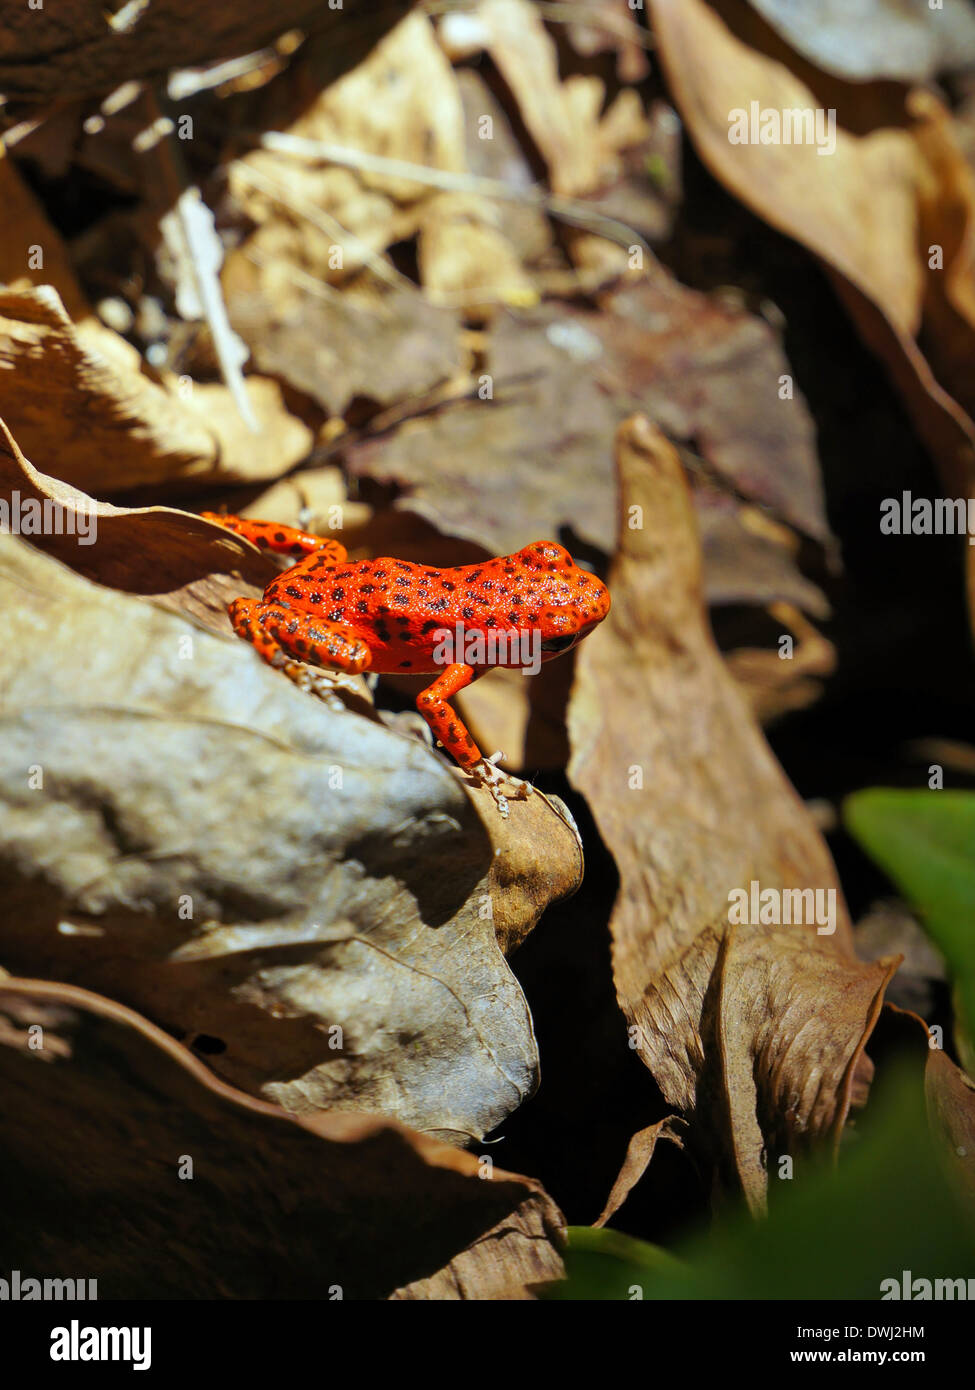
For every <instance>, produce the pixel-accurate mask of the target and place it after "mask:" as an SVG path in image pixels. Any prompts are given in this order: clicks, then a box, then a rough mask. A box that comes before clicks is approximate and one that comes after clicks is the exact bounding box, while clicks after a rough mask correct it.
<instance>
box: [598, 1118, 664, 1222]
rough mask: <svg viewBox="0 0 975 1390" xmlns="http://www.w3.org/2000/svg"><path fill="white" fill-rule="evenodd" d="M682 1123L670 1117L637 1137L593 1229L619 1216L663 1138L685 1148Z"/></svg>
mask: <svg viewBox="0 0 975 1390" xmlns="http://www.w3.org/2000/svg"><path fill="white" fill-rule="evenodd" d="M683 1124H684V1122H683V1121H682V1120H681V1119H680V1118H679V1117H678V1116H677V1115H668V1116H667V1117H666V1118H665V1119H663V1120H658V1121H657V1123H656V1124H655V1125H648V1126H647V1128H646V1129H641V1130H639V1131H638V1132H637V1133H636V1134H634V1136H633V1138H632V1139H631V1140H630V1142H629V1144H628V1145H627V1146H626V1158H625V1159H624V1160H623V1166H622V1168H621V1169H620V1171H619V1176H618V1177H617V1179H616V1181H615V1182H614V1183H613V1188H612V1191H611V1192H610V1194H609V1196H608V1197H607V1198H606V1205H605V1207H603V1210H602V1212H601V1213H600V1215H599V1217H598V1219H597V1220H596V1221H594V1222H593V1223H592V1224H593V1225H594V1226H597V1227H598V1226H605V1225H606V1222H607V1221H609V1220H611V1219H612V1218H613V1217H614V1216H615V1215H616V1213H617V1212H618V1211H619V1209H620V1207H621V1206H622V1205H623V1203H624V1202H625V1201H626V1199H627V1197H629V1195H630V1193H631V1192H632V1191H633V1189H634V1187H636V1185H637V1183H638V1182H639V1181H640V1179H641V1178H642V1177H643V1175H644V1173H645V1172H646V1171H647V1169H648V1168H649V1166H650V1160H651V1159H652V1158H653V1154H654V1150H655V1149H656V1147H657V1144H658V1142H659V1141H660V1140H661V1139H669V1140H670V1142H671V1143H672V1144H676V1145H677V1147H678V1148H681V1149H682V1148H683V1147H684V1139H683V1136H682V1134H681V1129H682V1128H683Z"/></svg>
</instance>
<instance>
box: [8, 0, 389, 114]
mask: <svg viewBox="0 0 975 1390" xmlns="http://www.w3.org/2000/svg"><path fill="white" fill-rule="evenodd" d="M405 8H406V4H405V0H382V4H381V5H379V6H377V5H375V4H374V5H372V6H371V7H370V22H371V24H372V25H373V26H374V29H375V32H376V33H377V35H378V34H379V33H381V32H382V30H383V29H384V28H385V27H386V26H387V25H389V24H391V23H393V22H395V20H396V19H397V18H398V16H399V15H400V14H402V12H403V10H404V9H405ZM41 18H42V21H43V22H41V23H38V11H37V10H33V9H30V8H29V7H28V6H26V5H25V6H24V7H23V8H20V7H19V6H17V5H7V6H5V8H4V17H3V21H4V42H3V53H2V55H0V90H2V91H3V92H4V93H5V94H6V96H7V97H8V98H9V97H14V96H16V97H24V98H27V99H30V100H35V99H38V98H41V99H51V98H56V99H59V100H64V99H65V98H67V97H73V96H92V95H98V94H104V93H108V92H110V91H111V90H112V89H113V88H115V87H118V86H120V85H121V83H123V82H129V81H131V80H133V79H139V78H143V77H151V76H160V75H162V74H163V73H165V72H167V71H168V70H169V69H170V68H178V67H191V66H194V65H196V64H200V63H207V62H212V61H215V60H216V59H218V58H230V57H234V56H236V55H237V54H244V53H249V52H251V51H252V50H254V49H257V48H261V47H262V46H263V45H264V44H265V43H268V42H269V41H270V40H272V39H274V38H275V37H276V36H277V35H278V34H282V33H284V31H285V30H286V29H294V28H300V29H304V30H311V31H314V30H316V29H322V30H327V31H330V35H331V38H332V42H333V43H336V42H340V41H341V33H342V24H343V19H344V15H343V12H342V11H341V10H337V9H332V8H331V7H330V6H328V5H322V4H321V3H320V0H283V3H281V4H276V5H274V6H273V7H269V6H268V5H267V4H265V3H264V0H242V3H238V4H234V5H233V6H229V7H228V6H213V7H210V8H207V9H206V10H201V9H200V6H199V5H198V4H196V0H142V3H140V4H139V5H137V6H133V5H119V6H115V7H114V9H112V10H104V9H102V8H101V7H100V6H98V5H91V4H89V3H88V0H62V3H61V4H59V5H58V6H57V8H56V9H53V10H51V11H48V10H45V12H44V14H43V15H42V16H41Z"/></svg>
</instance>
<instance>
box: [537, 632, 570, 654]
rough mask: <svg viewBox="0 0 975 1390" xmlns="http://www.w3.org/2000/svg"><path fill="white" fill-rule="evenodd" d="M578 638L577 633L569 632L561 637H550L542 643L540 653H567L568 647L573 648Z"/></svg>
mask: <svg viewBox="0 0 975 1390" xmlns="http://www.w3.org/2000/svg"><path fill="white" fill-rule="evenodd" d="M578 637H579V634H578V632H569V633H566V634H565V635H564V636H562V637H550V638H549V639H548V641H547V642H543V643H542V651H543V652H567V651H568V650H569V648H570V647H574V646H575V644H576V641H577V639H578Z"/></svg>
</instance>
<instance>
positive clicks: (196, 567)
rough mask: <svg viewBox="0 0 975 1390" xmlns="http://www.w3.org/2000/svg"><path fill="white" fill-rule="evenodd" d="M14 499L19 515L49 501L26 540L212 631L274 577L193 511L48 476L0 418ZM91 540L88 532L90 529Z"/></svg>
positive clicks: (2, 491)
mask: <svg viewBox="0 0 975 1390" xmlns="http://www.w3.org/2000/svg"><path fill="white" fill-rule="evenodd" d="M14 497H16V498H17V499H18V505H17V507H16V508H14V509H12V510H14V511H15V512H16V514H17V515H18V516H20V517H21V518H22V519H21V521H20V522H19V524H20V525H23V524H24V522H23V518H24V517H25V516H26V514H27V510H28V507H30V508H33V507H34V505H35V504H36V506H37V508H38V510H39V513H40V516H41V518H43V515H44V509H45V508H48V509H49V510H50V509H51V508H54V509H55V510H54V511H53V513H52V522H53V525H50V526H47V527H46V528H45V531H44V532H43V533H42V534H37V532H36V530H34V529H33V523H32V529H31V530H30V531H28V530H26V529H25V530H24V532H23V533H24V534H25V535H30V538H31V541H32V543H33V544H34V545H35V546H37V547H38V548H39V549H41V550H43V551H45V552H46V553H47V554H48V555H51V556H53V557H54V558H55V559H57V560H60V561H61V563H62V564H65V565H68V566H70V568H71V569H73V570H75V571H76V572H77V573H78V574H80V575H83V576H84V577H85V578H86V579H90V580H93V581H94V582H96V583H100V584H107V585H110V586H111V587H112V588H115V589H120V590H122V591H123V592H125V593H131V594H139V595H142V596H144V597H147V598H152V599H153V600H154V601H155V602H156V603H158V604H159V605H160V606H161V607H163V608H168V609H171V610H173V611H174V612H179V613H183V614H185V615H186V616H187V617H189V618H192V619H193V621H194V622H196V623H199V624H200V626H201V627H204V628H208V629H209V630H210V631H211V632H226V631H227V627H228V620H227V611H226V609H227V604H228V603H229V602H230V600H231V599H232V598H235V597H236V596H237V594H240V593H247V592H250V593H252V594H254V595H258V594H260V593H262V592H263V591H264V588H265V586H266V585H267V584H268V582H269V580H270V579H271V578H273V572H272V571H271V569H270V566H269V561H268V558H267V556H266V555H262V554H260V553H259V552H258V551H257V550H256V549H255V548H254V547H253V546H250V545H247V544H246V543H245V542H243V541H240V540H238V538H237V537H236V536H233V535H231V534H230V532H228V531H225V530H223V529H222V528H218V527H216V526H213V525H212V524H211V523H210V522H208V521H203V520H201V519H200V517H197V516H192V515H191V514H189V513H188V512H180V511H176V510H174V509H172V508H170V507H136V508H128V507H113V506H111V505H110V504H109V503H107V502H96V501H94V500H93V499H92V498H91V497H89V496H87V494H85V493H83V492H79V491H78V489H77V488H74V487H72V486H71V485H70V484H69V483H64V482H61V480H60V479H58V478H51V477H48V476H47V475H46V474H44V473H41V472H40V471H39V470H38V469H36V468H34V467H33V465H32V464H31V463H30V462H28V460H27V459H25V458H24V456H23V454H22V453H21V451H20V449H19V447H18V445H17V442H16V440H15V439H14V438H13V436H12V435H11V433H10V431H9V429H8V428H7V426H6V424H5V423H4V422H3V420H0V498H3V500H4V501H5V502H7V503H10V502H11V501H12V499H13V498H14ZM93 528H94V534H95V536H96V541H95V543H94V544H93V543H92V542H91V541H90V540H89V539H88V537H89V536H91V535H92V529H93Z"/></svg>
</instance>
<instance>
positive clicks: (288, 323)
mask: <svg viewBox="0 0 975 1390" xmlns="http://www.w3.org/2000/svg"><path fill="white" fill-rule="evenodd" d="M223 284H224V289H225V292H226V296H227V308H228V312H229V314H230V320H231V323H232V324H233V326H234V329H235V330H236V331H237V332H238V333H239V334H240V335H241V337H242V338H243V339H244V341H245V342H246V343H247V344H248V346H249V347H250V348H251V352H252V355H253V359H254V362H255V364H256V366H257V367H258V368H259V370H260V371H262V372H268V373H272V374H273V375H275V376H278V377H281V378H283V379H284V380H285V381H287V382H288V383H289V384H290V385H291V386H294V387H296V388H297V389H298V390H299V391H303V392H304V393H305V395H306V396H309V397H310V398H311V399H312V400H314V401H317V402H318V404H319V405H320V406H322V408H323V409H324V410H326V411H328V413H329V414H330V415H341V414H343V413H344V412H345V411H346V410H347V409H348V407H349V405H350V404H351V403H352V401H353V400H355V399H356V398H357V397H361V398H364V399H368V400H372V401H376V402H378V403H379V404H380V405H391V404H394V403H395V402H397V401H400V400H402V399H404V398H405V397H413V396H420V395H423V394H424V393H425V392H427V391H429V390H430V389H431V388H433V387H435V386H437V385H439V384H440V383H441V382H443V381H445V380H446V379H447V378H449V377H451V376H453V375H455V374H456V373H457V372H459V370H460V368H461V362H462V354H461V351H460V345H459V342H458V327H457V320H456V317H455V316H454V315H453V314H450V313H447V312H445V311H444V310H443V309H439V308H437V307H435V306H434V305H432V304H430V303H428V302H427V300H426V299H425V298H424V297H423V295H422V294H420V293H419V292H418V291H416V290H413V289H411V288H410V287H409V286H402V287H397V288H395V289H392V288H389V287H385V288H382V289H379V288H378V287H376V288H375V290H374V292H373V293H371V294H368V295H367V294H356V293H354V292H353V291H352V290H344V291H341V292H339V291H337V290H334V289H332V288H330V287H329V286H328V285H324V284H322V285H319V284H309V283H307V282H306V281H298V280H295V279H294V278H293V277H291V276H290V275H289V273H288V268H287V265H283V266H282V265H281V264H276V265H273V266H272V265H270V264H263V263H262V264H261V265H260V266H255V265H253V264H252V263H251V262H250V261H249V260H248V259H247V256H246V254H244V253H237V254H236V255H235V256H232V257H230V258H229V261H228V265H227V268H226V270H225V272H224V277H223Z"/></svg>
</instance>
